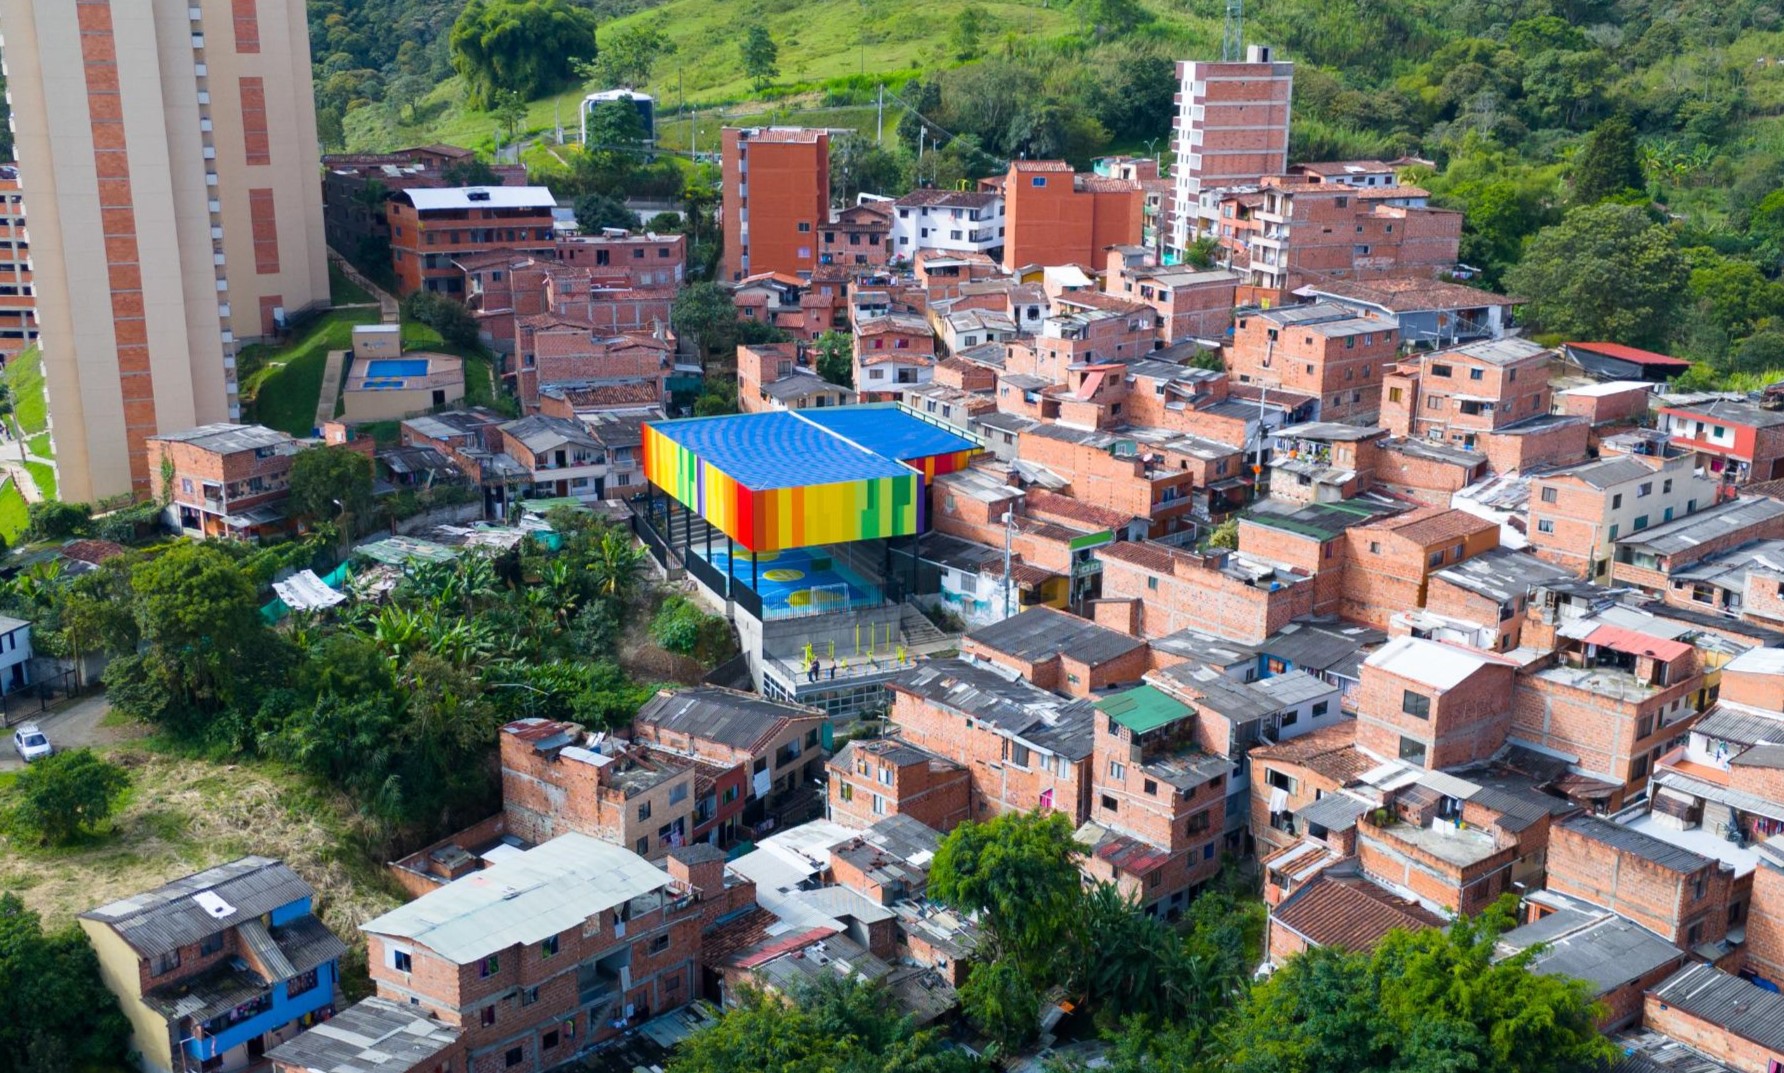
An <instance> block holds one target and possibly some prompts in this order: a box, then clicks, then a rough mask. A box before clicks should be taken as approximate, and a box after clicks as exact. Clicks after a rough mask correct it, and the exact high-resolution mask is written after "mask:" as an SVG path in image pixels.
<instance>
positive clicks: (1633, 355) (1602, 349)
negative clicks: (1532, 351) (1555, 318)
mask: <svg viewBox="0 0 1784 1073" xmlns="http://www.w3.org/2000/svg"><path fill="white" fill-rule="evenodd" d="M1562 345H1563V346H1573V347H1579V348H1580V349H1581V350H1589V351H1591V352H1592V353H1594V354H1603V355H1604V356H1605V357H1607V358H1622V359H1623V360H1624V361H1633V362H1635V363H1637V364H1638V365H1666V366H1669V367H1673V368H1679V369H1687V368H1690V366H1691V363H1690V362H1688V361H1686V360H1685V359H1684V358H1675V357H1673V356H1672V355H1670V354H1656V353H1654V352H1653V351H1652V350H1639V349H1637V348H1635V347H1632V346H1624V345H1623V344H1622V343H1564V344H1562Z"/></svg>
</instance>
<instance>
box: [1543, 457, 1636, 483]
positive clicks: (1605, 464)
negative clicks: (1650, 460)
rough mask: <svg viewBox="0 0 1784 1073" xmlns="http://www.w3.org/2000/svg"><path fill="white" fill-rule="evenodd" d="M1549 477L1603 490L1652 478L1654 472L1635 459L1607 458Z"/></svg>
mask: <svg viewBox="0 0 1784 1073" xmlns="http://www.w3.org/2000/svg"><path fill="white" fill-rule="evenodd" d="M1548 476H1549V477H1572V478H1573V479H1575V480H1579V481H1584V482H1585V483H1586V484H1588V485H1590V486H1592V487H1593V488H1598V489H1601V490H1602V489H1605V488H1612V487H1615V486H1617V485H1619V484H1628V483H1629V482H1630V481H1639V480H1642V479H1644V478H1647V477H1652V476H1654V470H1653V468H1652V467H1649V466H1644V465H1642V464H1641V463H1640V462H1637V461H1635V460H1634V459H1630V458H1606V459H1604V460H1602V461H1599V462H1588V463H1587V464H1585V465H1583V466H1574V467H1573V468H1572V469H1564V470H1561V471H1559V472H1557V473H1551V474H1548Z"/></svg>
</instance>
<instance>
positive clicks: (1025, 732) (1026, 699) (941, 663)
mask: <svg viewBox="0 0 1784 1073" xmlns="http://www.w3.org/2000/svg"><path fill="white" fill-rule="evenodd" d="M888 685H889V686H890V688H892V689H895V690H902V691H904V692H907V693H910V694H913V695H914V696H918V697H922V698H923V699H924V700H927V701H929V702H930V703H932V704H938V705H941V706H944V707H947V708H951V709H953V710H954V711H957V712H959V713H960V714H962V715H965V716H969V717H971V718H973V719H976V720H978V721H980V722H982V723H987V724H989V725H991V726H992V727H995V728H996V729H997V730H999V731H1001V732H1003V733H1005V734H1009V735H1012V736H1015V737H1019V738H1021V739H1023V740H1024V741H1027V742H1030V743H1032V744H1034V745H1037V746H1039V747H1041V748H1043V749H1047V750H1049V751H1051V752H1055V753H1058V754H1060V755H1061V756H1064V757H1066V758H1067V759H1071V760H1081V759H1083V758H1084V757H1086V756H1089V755H1090V750H1091V740H1092V738H1093V736H1094V733H1095V730H1094V718H1095V716H1094V712H1095V710H1094V709H1093V708H1092V707H1091V706H1090V704H1089V702H1087V701H1072V700H1068V699H1067V698H1065V697H1061V696H1059V695H1058V694H1055V693H1049V692H1047V691H1046V690H1044V689H1041V688H1040V687H1038V686H1036V685H1033V684H1032V683H1030V682H1027V681H1025V680H1023V679H1021V678H1016V677H1014V676H1011V675H1006V674H1004V673H1002V672H1000V671H999V670H998V669H996V668H993V667H988V666H985V665H984V664H979V663H969V662H967V661H966V660H960V659H947V660H931V661H929V662H927V663H922V664H919V665H918V666H916V667H914V668H912V669H911V670H909V671H906V672H905V673H904V674H902V675H900V676H898V677H897V678H895V679H893V680H892V681H891V682H890V683H888Z"/></svg>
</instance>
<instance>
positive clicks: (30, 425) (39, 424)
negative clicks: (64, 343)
mask: <svg viewBox="0 0 1784 1073" xmlns="http://www.w3.org/2000/svg"><path fill="white" fill-rule="evenodd" d="M0 380H3V381H4V382H5V384H6V386H7V387H8V388H10V389H12V406H13V415H14V417H16V418H17V419H18V423H19V426H20V427H21V428H23V429H24V430H25V432H26V434H27V435H29V434H30V433H33V432H42V431H43V430H44V429H47V428H49V427H50V420H49V417H50V412H49V402H48V401H47V399H46V398H45V396H44V391H43V352H42V351H40V350H38V349H37V347H36V345H35V344H33V345H32V346H28V347H26V348H25V349H24V350H22V351H20V352H19V355H18V357H16V358H14V359H12V360H11V361H10V362H7V363H6V372H5V373H4V374H0Z"/></svg>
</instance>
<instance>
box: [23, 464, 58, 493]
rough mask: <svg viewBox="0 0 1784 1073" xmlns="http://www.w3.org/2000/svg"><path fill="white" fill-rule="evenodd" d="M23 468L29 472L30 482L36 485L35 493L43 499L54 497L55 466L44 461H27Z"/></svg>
mask: <svg viewBox="0 0 1784 1073" xmlns="http://www.w3.org/2000/svg"><path fill="white" fill-rule="evenodd" d="M25 469H26V470H28V471H29V472H30V474H31V483H33V484H35V485H37V493H38V494H39V495H41V496H43V498H45V499H54V498H56V467H54V466H52V465H49V464H48V463H45V462H27V463H25Z"/></svg>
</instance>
